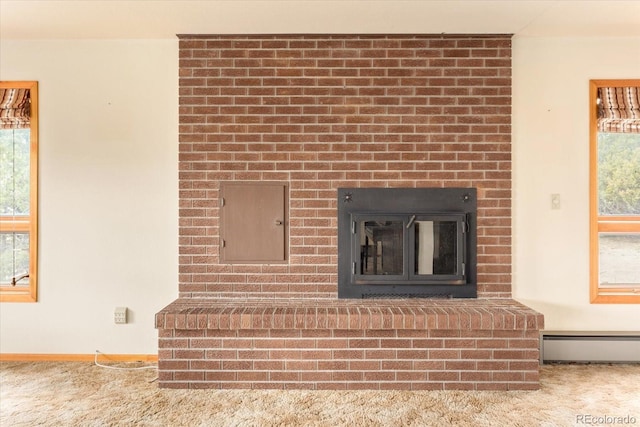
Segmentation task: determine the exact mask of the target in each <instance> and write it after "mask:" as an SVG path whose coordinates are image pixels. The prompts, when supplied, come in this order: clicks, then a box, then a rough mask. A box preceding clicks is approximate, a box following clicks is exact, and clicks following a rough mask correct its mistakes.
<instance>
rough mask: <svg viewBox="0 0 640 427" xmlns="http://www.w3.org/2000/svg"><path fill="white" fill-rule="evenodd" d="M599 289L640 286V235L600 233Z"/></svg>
mask: <svg viewBox="0 0 640 427" xmlns="http://www.w3.org/2000/svg"><path fill="white" fill-rule="evenodd" d="M598 245H599V250H600V257H599V262H600V265H599V272H600V286H601V287H607V286H609V287H624V286H625V285H626V286H630V287H637V286H638V285H640V233H628V234H624V233H600V234H599V236H598Z"/></svg>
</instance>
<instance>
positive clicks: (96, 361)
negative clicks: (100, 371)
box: [93, 350, 158, 371]
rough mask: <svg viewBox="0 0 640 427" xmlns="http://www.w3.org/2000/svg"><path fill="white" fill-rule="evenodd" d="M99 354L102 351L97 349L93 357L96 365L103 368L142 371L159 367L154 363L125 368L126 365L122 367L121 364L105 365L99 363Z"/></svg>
mask: <svg viewBox="0 0 640 427" xmlns="http://www.w3.org/2000/svg"><path fill="white" fill-rule="evenodd" d="M98 354H100V351H98V350H96V355H95V357H94V359H93V362H94V363H95V365H96V366H99V367H101V368H106V369H115V370H118V371H140V370H143V369H158V366H156V365H152V366H138V367H135V368H124V367H120V366H109V365H103V364H101V363H98Z"/></svg>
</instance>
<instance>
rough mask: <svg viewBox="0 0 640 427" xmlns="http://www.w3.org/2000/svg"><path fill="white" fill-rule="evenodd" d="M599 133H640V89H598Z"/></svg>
mask: <svg viewBox="0 0 640 427" xmlns="http://www.w3.org/2000/svg"><path fill="white" fill-rule="evenodd" d="M598 132H614V133H640V87H601V88H598Z"/></svg>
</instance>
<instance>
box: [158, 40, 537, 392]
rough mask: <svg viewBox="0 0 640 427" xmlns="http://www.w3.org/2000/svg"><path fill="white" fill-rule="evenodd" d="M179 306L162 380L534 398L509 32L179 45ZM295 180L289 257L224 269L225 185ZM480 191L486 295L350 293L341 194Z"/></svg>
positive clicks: (481, 291)
mask: <svg viewBox="0 0 640 427" xmlns="http://www.w3.org/2000/svg"><path fill="white" fill-rule="evenodd" d="M179 55H180V58H179V62H180V64H179V73H180V76H179V77H180V84H179V90H180V98H179V109H180V111H179V117H180V125H179V126H180V128H179V185H180V212H179V221H180V237H179V239H180V240H179V257H180V258H179V285H178V290H179V298H178V299H177V300H176V301H174V302H172V303H170V304H169V305H168V306H167V307H166V308H164V309H163V310H162V311H160V312H159V313H158V314H157V316H156V327H157V329H158V333H159V369H160V380H159V381H160V386H161V387H173V388H312V389H321V388H332V389H357V388H370V389H385V388H389V389H477V390H480V389H498V390H505V389H535V388H538V387H539V383H538V336H539V330H540V329H541V328H542V326H543V318H542V315H540V314H539V313H536V312H534V311H533V310H531V309H529V308H528V307H525V306H523V305H521V304H519V303H518V302H516V301H514V300H512V299H511V279H512V278H511V37H510V36H509V35H482V36H467V35H465V36H440V35H438V36H430V35H419V36H404V35H387V36H378V35H362V36H356V35H347V36H344V35H327V36H302V35H300V36H286V35H277V36H180V40H179ZM229 182H244V183H252V182H275V183H282V184H284V185H285V187H286V192H287V194H286V196H287V197H286V202H287V218H286V219H285V223H284V226H285V227H286V234H285V237H286V242H285V254H284V260H282V261H277V262H247V263H237V262H236V263H229V262H223V261H222V259H221V248H222V245H223V241H222V240H223V239H222V238H221V223H220V217H221V200H220V199H221V196H220V194H221V186H222V185H223V184H224V183H229ZM348 187H350V188H363V187H384V188H396V187H397V188H400V187H403V188H429V187H437V188H441V187H468V188H474V189H476V191H477V295H478V298H477V299H471V300H468V299H465V300H458V299H453V300H451V299H447V300H440V299H393V300H385V299H376V300H362V299H360V300H353V299H348V300H345V299H340V300H339V299H338V298H337V294H338V251H337V247H338V230H337V226H338V220H337V191H338V188H348Z"/></svg>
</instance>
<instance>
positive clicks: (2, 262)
mask: <svg viewBox="0 0 640 427" xmlns="http://www.w3.org/2000/svg"><path fill="white" fill-rule="evenodd" d="M37 206H38V83H37V82H6V81H3V82H0V301H3V302H9V301H13V302H35V301H36V299H37V289H38V288H37V278H38V270H37V266H38V263H37V261H38V260H37V254H38V244H37V238H38V208H37Z"/></svg>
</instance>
